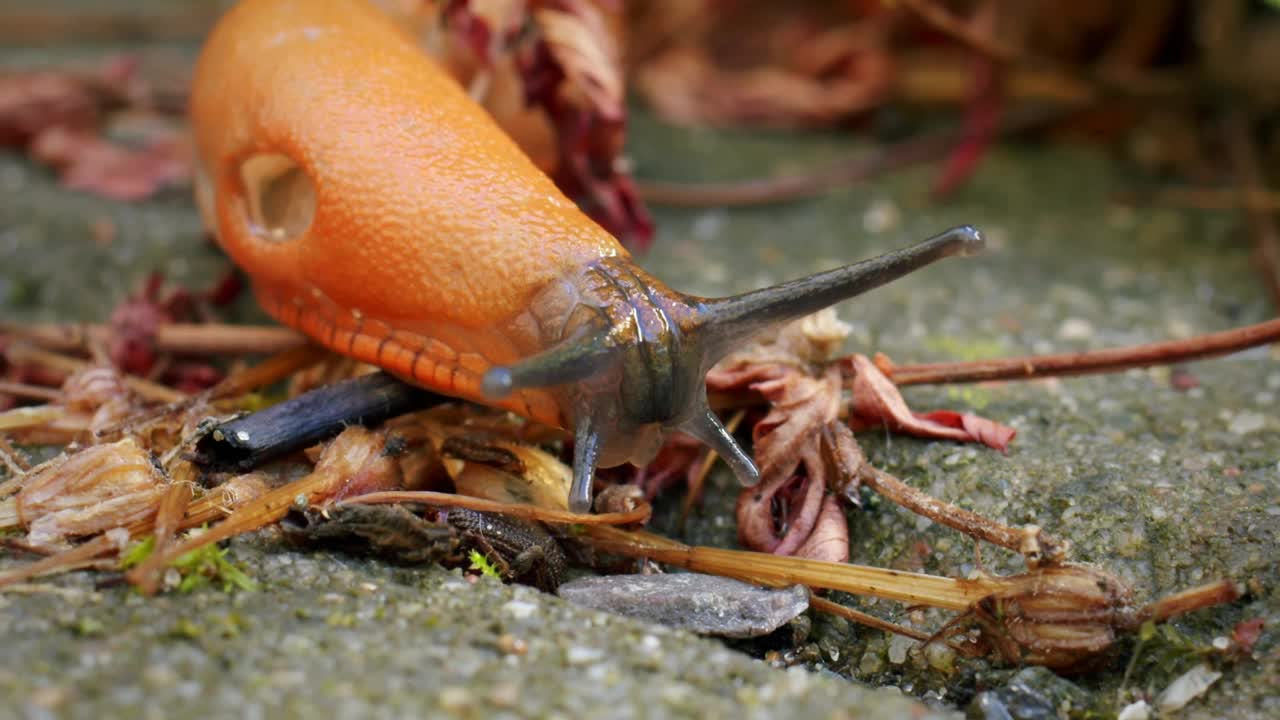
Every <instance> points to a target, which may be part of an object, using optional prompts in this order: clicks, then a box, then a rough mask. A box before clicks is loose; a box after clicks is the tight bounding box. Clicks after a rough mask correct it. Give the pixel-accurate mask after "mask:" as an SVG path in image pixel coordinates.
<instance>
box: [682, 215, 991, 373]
mask: <svg viewBox="0 0 1280 720" xmlns="http://www.w3.org/2000/svg"><path fill="white" fill-rule="evenodd" d="M983 245H984V241H983V238H982V234H981V233H979V232H978V231H977V229H975V228H974V227H972V226H969V225H963V226H961V227H956V228H952V229H950V230H947V231H946V232H943V233H940V234H938V235H935V236H934V237H931V238H929V239H928V240H924V241H922V242H919V243H917V244H915V245H912V246H911V247H908V248H904V249H902V250H898V251H895V252H890V253H885V254H884V255H880V256H878V257H874V258H871V259H869V260H864V261H862V262H858V263H853V264H852V265H845V266H844V267H839V268H836V269H834V270H827V271H825V272H820V273H816V274H814V275H810V276H808V277H803V278H800V279H798V280H792V281H790V282H785V283H781V284H778V285H773V286H771V287H767V288H763V289H760V290H753V291H751V292H747V293H743V294H741V295H734V296H732V297H727V298H717V299H714V300H705V301H703V303H702V312H701V313H700V314H699V315H700V317H699V319H698V324H699V326H700V329H701V330H702V331H703V333H704V336H705V337H704V338H703V343H704V344H705V345H706V347H707V349H708V352H709V354H710V355H711V363H710V364H709V365H708V368H709V367H710V365H714V364H715V363H716V362H718V361H719V360H720V358H722V357H724V356H725V355H727V354H729V353H730V352H731V351H732V350H733V349H734V348H736V347H738V346H739V345H741V344H742V343H743V342H745V341H746V340H747V339H748V338H750V337H751V336H753V335H755V334H757V333H759V332H761V331H763V330H765V329H767V328H770V327H774V326H777V325H780V324H782V323H784V322H788V321H790V320H795V319H797V318H801V317H804V316H805V315H809V314H811V313H815V312H817V311H819V310H821V309H823V308H825V307H830V306H832V305H834V304H836V303H838V302H841V301H843V300H848V299H849V298H852V297H854V296H856V295H861V294H862V293H864V292H867V291H868V290H874V289H875V288H878V287H880V286H881V285H884V284H886V283H888V282H891V281H893V280H896V279H898V278H900V277H902V276H903V275H907V274H909V273H911V272H913V271H915V270H919V269H920V268H922V267H924V266H926V265H929V264H931V263H934V262H936V261H938V260H941V259H943V258H946V257H950V256H952V255H973V254H976V253H978V252H980V251H981V250H982V248H983Z"/></svg>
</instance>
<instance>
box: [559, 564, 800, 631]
mask: <svg viewBox="0 0 1280 720" xmlns="http://www.w3.org/2000/svg"><path fill="white" fill-rule="evenodd" d="M558 592H559V595H560V597H562V598H564V599H565V600H568V601H569V602H571V603H573V604H575V605H581V606H583V607H589V608H593V609H595V610H604V611H606V612H614V613H618V614H619V615H626V616H628V617H634V618H638V619H641V620H647V621H649V622H655V623H659V624H662V625H667V626H669V627H674V628H679V629H682V630H688V631H690V632H695V633H699V634H702V635H720V636H723V637H737V638H744V637H758V636H760V635H767V634H769V633H771V632H773V631H774V630H777V629H778V628H780V627H782V626H783V625H785V624H787V622H789V621H790V620H791V619H792V618H794V617H796V616H798V615H799V614H800V613H803V612H804V611H805V610H807V609H808V608H809V593H808V591H806V590H805V589H804V588H803V587H801V586H798V585H797V586H793V587H790V588H783V589H764V588H759V587H756V586H754V585H750V584H748V583H744V582H739V581H737V580H730V579H729V578H722V577H718V576H715V575H703V574H700V573H671V574H663V575H608V576H604V577H589V578H582V579H579V580H574V581H572V582H568V583H565V584H564V585H561V586H560V589H559V591H558Z"/></svg>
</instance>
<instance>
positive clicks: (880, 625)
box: [809, 595, 932, 642]
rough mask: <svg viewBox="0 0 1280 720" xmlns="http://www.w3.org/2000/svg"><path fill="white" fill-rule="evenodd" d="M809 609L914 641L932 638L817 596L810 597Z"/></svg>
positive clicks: (912, 629)
mask: <svg viewBox="0 0 1280 720" xmlns="http://www.w3.org/2000/svg"><path fill="white" fill-rule="evenodd" d="M809 607H811V608H813V609H814V610H817V611H818V612H824V613H827V614H828V615H839V616H840V617H842V618H844V619H846V620H852V621H854V622H856V623H858V624H859V625H866V626H867V627H872V628H875V629H877V630H883V631H885V632H891V633H895V634H898V635H904V636H906V637H909V638H911V639H913V640H919V641H920V642H928V640H929V638H931V637H932V635H930V634H929V633H925V632H920V631H919V630H916V629H915V628H909V627H907V626H905V625H899V624H897V623H893V622H889V621H888V620H882V619H880V618H878V617H876V616H875V615H869V614H867V613H864V612H862V611H861V610H854V609H853V608H851V607H846V606H844V605H841V604H840V603H838V602H832V601H831V600H828V599H826V598H820V597H818V596H817V595H811V596H810V597H809Z"/></svg>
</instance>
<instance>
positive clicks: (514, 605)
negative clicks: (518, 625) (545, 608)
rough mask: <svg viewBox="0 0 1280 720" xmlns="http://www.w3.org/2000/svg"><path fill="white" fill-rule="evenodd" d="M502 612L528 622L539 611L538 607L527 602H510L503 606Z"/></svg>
mask: <svg viewBox="0 0 1280 720" xmlns="http://www.w3.org/2000/svg"><path fill="white" fill-rule="evenodd" d="M502 611H503V612H505V613H507V614H509V615H511V616H512V617H514V618H515V619H517V620H526V619H528V618H530V617H532V616H533V614H534V613H535V612H537V611H538V606H537V605H535V604H534V603H531V602H527V601H525V600H510V601H508V602H507V603H506V604H505V605H503V606H502Z"/></svg>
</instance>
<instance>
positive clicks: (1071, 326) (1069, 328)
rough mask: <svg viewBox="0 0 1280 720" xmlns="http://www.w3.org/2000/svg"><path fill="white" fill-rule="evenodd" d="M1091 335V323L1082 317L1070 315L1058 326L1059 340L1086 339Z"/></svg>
mask: <svg viewBox="0 0 1280 720" xmlns="http://www.w3.org/2000/svg"><path fill="white" fill-rule="evenodd" d="M1091 337H1093V323H1091V322H1089V321H1088V320H1085V319H1084V318H1078V317H1070V318H1067V319H1066V320H1063V321H1062V324H1061V325H1059V326H1058V339H1059V340H1088V339H1089V338H1091Z"/></svg>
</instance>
